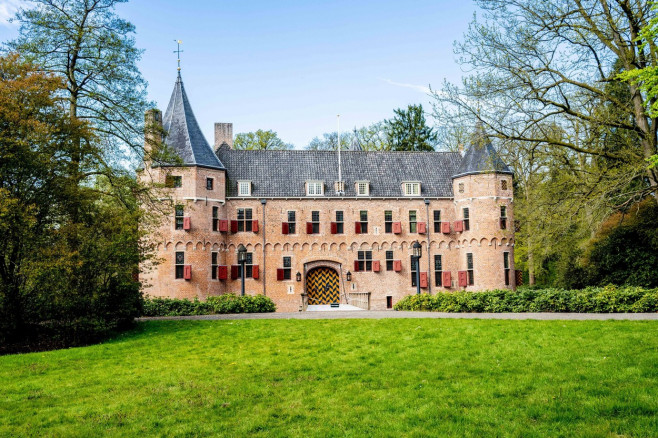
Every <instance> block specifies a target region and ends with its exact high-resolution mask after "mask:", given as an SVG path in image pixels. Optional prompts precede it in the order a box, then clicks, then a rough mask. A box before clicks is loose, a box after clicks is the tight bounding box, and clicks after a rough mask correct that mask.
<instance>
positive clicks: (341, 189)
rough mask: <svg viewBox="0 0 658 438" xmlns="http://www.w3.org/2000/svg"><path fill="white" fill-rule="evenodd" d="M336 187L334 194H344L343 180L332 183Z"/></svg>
mask: <svg viewBox="0 0 658 438" xmlns="http://www.w3.org/2000/svg"><path fill="white" fill-rule="evenodd" d="M334 186H335V188H336V194H338V195H344V194H345V181H336V183H335V184H334Z"/></svg>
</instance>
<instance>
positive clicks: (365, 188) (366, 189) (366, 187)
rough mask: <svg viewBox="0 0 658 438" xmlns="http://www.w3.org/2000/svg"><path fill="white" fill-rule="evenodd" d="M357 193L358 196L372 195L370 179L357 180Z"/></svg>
mask: <svg viewBox="0 0 658 438" xmlns="http://www.w3.org/2000/svg"><path fill="white" fill-rule="evenodd" d="M356 195H357V196H369V195H370V183H369V182H368V181H357V182H356Z"/></svg>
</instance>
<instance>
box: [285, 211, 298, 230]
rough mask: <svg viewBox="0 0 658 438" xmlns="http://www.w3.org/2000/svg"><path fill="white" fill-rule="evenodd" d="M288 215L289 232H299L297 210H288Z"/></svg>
mask: <svg viewBox="0 0 658 438" xmlns="http://www.w3.org/2000/svg"><path fill="white" fill-rule="evenodd" d="M291 213H292V214H291ZM286 215H287V217H286V220H287V223H288V234H297V210H288V211H286ZM290 219H292V220H290Z"/></svg>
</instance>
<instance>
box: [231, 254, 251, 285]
mask: <svg viewBox="0 0 658 438" xmlns="http://www.w3.org/2000/svg"><path fill="white" fill-rule="evenodd" d="M235 257H236V262H237V257H238V254H237V251H236V254H235ZM245 258H246V261H245V264H244V269H245V271H246V277H245V278H253V275H254V253H253V252H248V253H246V254H245ZM237 266H238V278H242V265H241V264H240V263H237Z"/></svg>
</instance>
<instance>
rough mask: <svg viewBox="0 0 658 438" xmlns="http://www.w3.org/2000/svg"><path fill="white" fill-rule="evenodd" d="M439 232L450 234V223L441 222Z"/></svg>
mask: <svg viewBox="0 0 658 438" xmlns="http://www.w3.org/2000/svg"><path fill="white" fill-rule="evenodd" d="M441 232H442V233H443V234H450V222H441Z"/></svg>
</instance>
